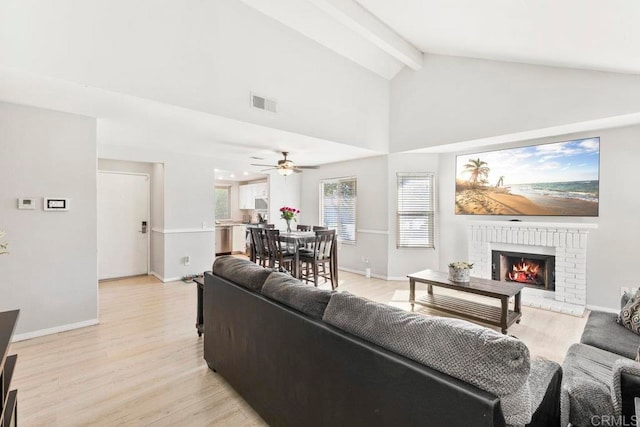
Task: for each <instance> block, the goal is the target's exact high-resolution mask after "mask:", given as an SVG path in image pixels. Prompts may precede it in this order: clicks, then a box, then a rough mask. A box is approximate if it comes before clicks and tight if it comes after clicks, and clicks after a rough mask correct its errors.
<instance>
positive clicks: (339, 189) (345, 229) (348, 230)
mask: <svg viewBox="0 0 640 427" xmlns="http://www.w3.org/2000/svg"><path fill="white" fill-rule="evenodd" d="M320 223H321V224H324V225H325V226H326V227H329V228H334V229H335V230H336V235H337V236H338V239H340V240H341V241H342V242H344V243H355V242H356V178H355V177H350V178H337V179H327V180H322V181H320Z"/></svg>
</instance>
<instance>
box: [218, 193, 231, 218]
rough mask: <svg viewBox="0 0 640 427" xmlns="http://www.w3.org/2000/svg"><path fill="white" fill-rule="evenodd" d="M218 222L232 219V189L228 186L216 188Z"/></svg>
mask: <svg viewBox="0 0 640 427" xmlns="http://www.w3.org/2000/svg"><path fill="white" fill-rule="evenodd" d="M215 197H216V212H215V214H216V216H215V218H216V220H218V219H231V188H230V187H227V186H224V187H223V186H216V188H215Z"/></svg>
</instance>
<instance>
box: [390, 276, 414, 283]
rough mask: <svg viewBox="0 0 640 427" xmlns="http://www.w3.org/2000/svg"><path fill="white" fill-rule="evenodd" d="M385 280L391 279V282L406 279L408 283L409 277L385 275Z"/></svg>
mask: <svg viewBox="0 0 640 427" xmlns="http://www.w3.org/2000/svg"><path fill="white" fill-rule="evenodd" d="M387 280H389V281H393V282H403V281H406V282H407V283H409V278H408V277H407V276H390V277H387Z"/></svg>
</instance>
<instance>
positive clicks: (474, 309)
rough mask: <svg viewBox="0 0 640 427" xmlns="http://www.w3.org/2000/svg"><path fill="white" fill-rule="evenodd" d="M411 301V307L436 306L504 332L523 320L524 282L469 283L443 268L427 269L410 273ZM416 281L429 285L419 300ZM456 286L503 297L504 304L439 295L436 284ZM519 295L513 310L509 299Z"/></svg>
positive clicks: (456, 288) (457, 288)
mask: <svg viewBox="0 0 640 427" xmlns="http://www.w3.org/2000/svg"><path fill="white" fill-rule="evenodd" d="M408 277H409V302H410V303H411V310H413V308H414V304H420V305H423V306H425V307H429V308H433V309H435V310H439V311H442V312H444V313H449V314H454V315H456V316H458V317H461V318H464V319H468V320H471V321H474V322H479V323H485V324H488V325H493V326H499V327H500V328H501V330H502V333H503V334H506V333H507V328H509V326H511V325H513V324H514V323H520V318H521V317H522V312H521V308H520V291H522V289H523V288H524V285H522V284H520V283H515V282H499V281H497V280H488V279H478V278H475V277H472V278H471V281H470V282H468V283H463V282H452V281H450V280H449V275H448V274H447V273H443V272H440V271H434V270H423V271H419V272H417V273H413V274H410V275H409V276H408ZM416 283H425V284H426V285H427V295H426V296H424V297H420V298H417V299H416ZM434 286H440V287H442V288H447V289H453V290H455V291H460V292H466V293H470V294H476V295H481V296H483V297H489V298H496V299H499V300H500V302H501V304H500V307H495V306H492V305H487V304H482V303H479V302H475V301H468V300H465V299H461V298H456V297H452V296H448V295H436V294H434V293H433V287H434ZM511 297H515V303H514V309H513V311H511V310H509V299H510V298H511Z"/></svg>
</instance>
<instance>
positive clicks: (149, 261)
mask: <svg viewBox="0 0 640 427" xmlns="http://www.w3.org/2000/svg"><path fill="white" fill-rule="evenodd" d="M98 173H109V174H113V175H137V176H144V177H146V178H147V275H149V272H150V271H151V175H149V174H148V173H142V172H124V171H109V170H100V169H98ZM96 193H98V188H97V180H96ZM96 204H97V198H96ZM96 210H97V206H96ZM96 220H97V217H96ZM97 232H98V230H97V227H96V239H97ZM98 259H100V257H98ZM98 271H100V265H98ZM98 280H99V279H98ZM107 280H108V279H107Z"/></svg>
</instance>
